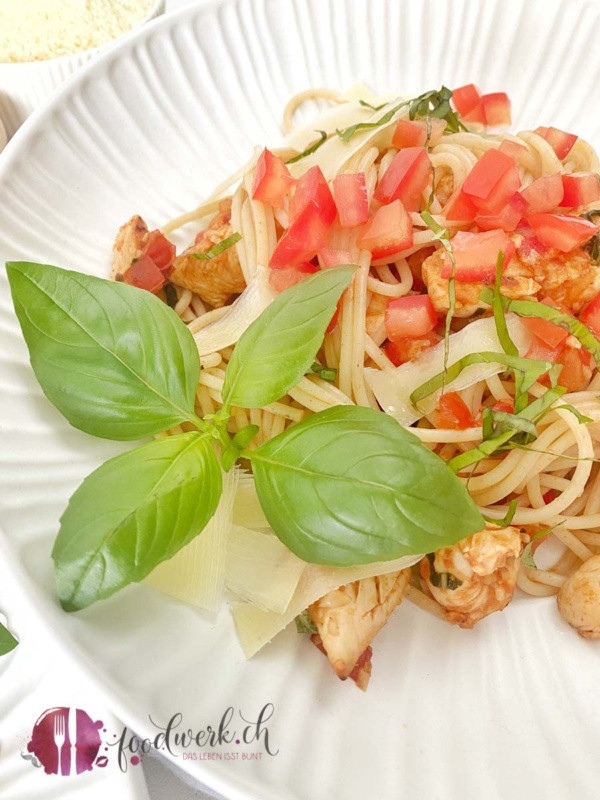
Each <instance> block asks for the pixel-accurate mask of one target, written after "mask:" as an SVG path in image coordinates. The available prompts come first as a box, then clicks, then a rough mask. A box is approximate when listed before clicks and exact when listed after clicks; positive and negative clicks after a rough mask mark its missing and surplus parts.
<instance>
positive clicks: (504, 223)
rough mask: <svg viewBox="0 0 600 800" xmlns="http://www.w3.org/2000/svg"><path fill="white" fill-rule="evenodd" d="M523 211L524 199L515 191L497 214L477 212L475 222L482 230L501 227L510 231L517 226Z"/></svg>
mask: <svg viewBox="0 0 600 800" xmlns="http://www.w3.org/2000/svg"><path fill="white" fill-rule="evenodd" d="M524 211H525V201H524V200H523V198H522V197H521V195H520V194H519V193H518V192H515V194H514V195H513V196H512V197H511V198H510V200H509V201H508V203H507V204H506V205H505V206H504V208H503V209H502V211H500V212H499V213H498V214H478V215H477V216H476V217H475V222H476V223H477V225H478V226H479V227H480V228H481V230H482V231H493V230H496V229H501V230H503V231H509V232H512V231H514V230H516V229H517V228H518V226H519V223H520V222H521V220H522V219H523V213H524Z"/></svg>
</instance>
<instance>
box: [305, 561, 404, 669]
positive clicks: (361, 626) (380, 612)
mask: <svg viewBox="0 0 600 800" xmlns="http://www.w3.org/2000/svg"><path fill="white" fill-rule="evenodd" d="M409 576H410V570H408V569H404V570H401V571H400V572H390V573H389V574H388V575H378V576H377V577H375V578H363V579H362V580H360V581H354V582H353V583H348V584H346V585H345V586H340V588H339V589H334V590H333V591H331V592H328V593H327V594H326V595H325V596H324V597H321V598H320V599H319V600H317V601H316V602H315V603H313V604H312V605H311V606H309V608H308V613H309V615H310V618H311V620H312V621H313V623H314V624H315V625H316V627H317V630H318V632H319V635H320V637H321V640H322V643H323V647H324V649H325V652H326V654H327V658H328V659H329V663H330V664H331V666H332V667H333V669H334V670H335V672H336V674H337V675H338V677H339V678H341V679H342V680H345V679H346V678H348V677H349V675H350V674H351V673H352V671H353V670H354V668H355V666H357V662H358V660H359V658H360V657H361V655H362V654H363V653H364V652H365V650H366V649H367V647H368V646H369V644H370V643H371V641H372V640H373V638H374V636H375V635H376V634H377V633H378V631H380V630H381V628H383V626H384V625H385V623H386V622H387V620H388V617H389V616H390V614H391V613H392V611H393V610H394V609H395V608H396V606H398V605H400V603H401V602H402V600H403V599H404V595H405V594H406V589H407V587H408V579H409Z"/></svg>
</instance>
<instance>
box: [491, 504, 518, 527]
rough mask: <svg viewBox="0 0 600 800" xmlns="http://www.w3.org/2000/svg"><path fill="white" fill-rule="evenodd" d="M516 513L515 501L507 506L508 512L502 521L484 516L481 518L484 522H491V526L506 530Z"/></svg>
mask: <svg viewBox="0 0 600 800" xmlns="http://www.w3.org/2000/svg"><path fill="white" fill-rule="evenodd" d="M516 511H517V501H516V500H511V501H510V503H509V504H508V511H507V512H506V515H505V516H504V517H503V518H502V519H492V517H486V515H485V514H484V515H483V518H484V520H485V521H486V522H491V524H492V525H497V526H498V527H499V528H508V526H509V525H510V523H511V522H512V521H513V518H514V516H515V513H516Z"/></svg>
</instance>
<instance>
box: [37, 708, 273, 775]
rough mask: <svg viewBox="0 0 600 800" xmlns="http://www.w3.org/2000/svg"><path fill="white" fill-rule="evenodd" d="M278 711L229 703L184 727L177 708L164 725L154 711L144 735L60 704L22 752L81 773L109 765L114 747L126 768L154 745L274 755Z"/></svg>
mask: <svg viewBox="0 0 600 800" xmlns="http://www.w3.org/2000/svg"><path fill="white" fill-rule="evenodd" d="M274 713H275V708H274V706H273V704H272V703H267V704H266V705H265V706H263V708H262V709H261V710H260V712H259V713H258V715H254V716H248V715H245V714H243V713H242V712H241V711H240V710H237V711H236V709H234V708H233V707H232V706H230V707H229V708H227V709H226V710H225V712H224V713H223V714H222V716H221V718H220V720H219V722H218V724H217V725H215V726H211V725H206V726H204V727H202V728H198V729H192V728H189V727H186V726H185V725H184V719H183V715H182V714H181V713H177V714H174V715H173V716H172V717H171V719H170V720H169V721H168V722H167V724H166V725H162V724H160V723H157V722H155V721H154V720H153V719H152V717H150V722H151V723H152V725H153V726H154V727H155V729H156V730H157V733H156V735H155V736H154V737H153V738H151V737H147V738H145V739H142V738H140V737H139V736H136V735H135V734H134V733H131V732H130V731H128V729H127V728H123V729H122V731H121V732H120V733H118V734H117V733H113V732H108V731H107V729H106V728H105V727H104V723H103V722H102V720H94V719H93V717H91V716H90V715H89V714H88V713H87V712H86V711H83V710H82V709H80V708H69V707H64V706H57V707H55V708H49V709H47V710H46V711H44V713H43V714H42V715H41V716H40V717H39V719H38V720H37V722H36V723H35V725H34V727H33V732H32V734H31V740H30V741H29V743H28V744H27V749H26V751H23V752H22V753H21V755H22V757H23V758H24V759H26V760H27V761H30V762H31V764H32V765H33V766H34V767H43V768H44V772H45V773H46V774H48V775H80V774H81V773H83V772H90V771H91V770H92V769H94V768H97V767H100V768H103V767H106V765H107V764H108V760H109V754H110V750H113V751H114V753H115V759H114V760H115V761H116V763H117V765H118V767H119V769H121V771H122V772H125V771H126V770H127V768H128V766H129V765H130V764H131V765H132V766H136V765H137V764H139V763H140V760H141V759H142V758H143V757H144V755H146V754H148V753H150V752H151V751H153V750H155V751H163V752H168V753H170V754H171V755H172V756H174V757H175V758H178V757H180V756H182V757H183V759H184V760H189V759H192V760H208V759H210V760H225V761H236V760H239V761H247V760H258V759H261V758H262V756H263V754H264V755H267V756H275V755H277V753H278V752H279V750H278V749H276V748H275V747H274V746H273V742H272V738H271V731H270V729H269V723H270V720H271V719H272V717H273V715H274ZM249 746H250V748H251V749H249Z"/></svg>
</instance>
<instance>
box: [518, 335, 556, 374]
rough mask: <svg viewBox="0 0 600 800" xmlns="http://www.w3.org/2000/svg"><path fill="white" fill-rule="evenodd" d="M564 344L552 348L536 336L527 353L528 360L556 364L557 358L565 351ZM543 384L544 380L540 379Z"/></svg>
mask: <svg viewBox="0 0 600 800" xmlns="http://www.w3.org/2000/svg"><path fill="white" fill-rule="evenodd" d="M563 346H564V345H562V344H559V345H558V346H557V347H550V346H549V345H547V344H546V342H543V341H542V340H541V339H538V337H537V336H534V337H533V339H532V340H531V345H530V347H529V350H528V351H527V354H526V358H533V359H534V360H536V361H551V362H552V363H556V360H557V358H558V357H559V355H560V354H561V353H562V350H563ZM540 381H541V382H542V383H543V382H544V380H543V378H541V379H540Z"/></svg>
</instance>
